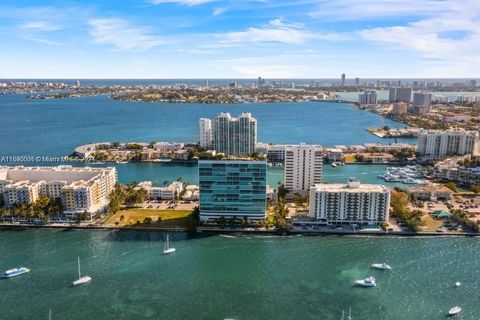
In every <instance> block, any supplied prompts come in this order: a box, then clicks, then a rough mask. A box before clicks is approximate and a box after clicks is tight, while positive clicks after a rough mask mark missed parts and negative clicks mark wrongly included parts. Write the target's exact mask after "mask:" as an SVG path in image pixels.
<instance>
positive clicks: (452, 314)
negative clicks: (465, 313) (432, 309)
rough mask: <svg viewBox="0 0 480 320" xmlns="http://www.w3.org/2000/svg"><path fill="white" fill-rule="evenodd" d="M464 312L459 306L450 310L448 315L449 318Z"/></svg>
mask: <svg viewBox="0 0 480 320" xmlns="http://www.w3.org/2000/svg"><path fill="white" fill-rule="evenodd" d="M461 311H462V308H460V307H459V306H456V307H453V308H452V309H450V310H448V315H449V316H455V315H457V314H459V313H460V312H461Z"/></svg>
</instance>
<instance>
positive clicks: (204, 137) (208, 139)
mask: <svg viewBox="0 0 480 320" xmlns="http://www.w3.org/2000/svg"><path fill="white" fill-rule="evenodd" d="M199 128H200V147H201V148H205V149H209V148H211V147H212V144H213V143H212V120H210V119H207V118H200V120H199Z"/></svg>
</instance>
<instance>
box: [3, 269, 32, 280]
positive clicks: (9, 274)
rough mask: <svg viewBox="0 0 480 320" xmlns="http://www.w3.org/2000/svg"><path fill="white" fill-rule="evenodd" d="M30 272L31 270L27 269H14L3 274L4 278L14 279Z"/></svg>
mask: <svg viewBox="0 0 480 320" xmlns="http://www.w3.org/2000/svg"><path fill="white" fill-rule="evenodd" d="M29 272H30V269H28V268H25V267H20V268H14V269H10V270H7V271H5V273H4V274H3V278H13V277H16V276H20V275H22V274H25V273H29Z"/></svg>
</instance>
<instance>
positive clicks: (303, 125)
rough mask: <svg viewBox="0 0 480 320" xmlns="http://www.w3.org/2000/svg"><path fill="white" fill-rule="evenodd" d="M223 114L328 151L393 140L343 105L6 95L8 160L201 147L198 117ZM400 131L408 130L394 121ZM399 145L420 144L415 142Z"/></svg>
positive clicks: (0, 131) (1, 147) (2, 129)
mask: <svg viewBox="0 0 480 320" xmlns="http://www.w3.org/2000/svg"><path fill="white" fill-rule="evenodd" d="M220 112H230V113H231V114H232V115H238V114H239V113H241V112H251V113H252V114H253V116H254V117H256V118H257V119H258V139H259V141H263V142H271V143H300V142H305V143H315V144H321V145H324V146H334V145H338V144H342V145H350V144H364V143H366V142H384V143H388V142H393V140H389V139H381V138H377V137H375V136H374V135H371V134H370V133H368V132H367V131H366V129H367V128H369V127H378V126H380V125H381V124H382V118H381V117H380V116H378V115H375V114H372V113H370V112H367V111H362V110H357V109H354V108H353V107H352V106H351V105H350V104H341V103H318V102H305V103H272V104H238V105H225V104H221V105H210V104H207V105H205V104H160V103H136V102H128V101H114V100H112V99H110V98H108V97H106V96H96V97H82V98H74V99H57V100H28V99H25V97H24V96H23V95H7V96H0V136H1V137H2V139H1V140H0V154H2V155H4V154H10V155H50V156H58V155H65V154H69V153H71V152H72V151H73V149H74V148H75V147H76V146H78V145H81V144H86V143H91V142H103V141H146V142H150V141H152V140H156V141H191V142H196V141H198V119H199V118H201V117H212V118H213V117H215V116H217V115H218V114H219V113H220ZM384 123H385V125H388V126H390V127H392V128H398V127H404V125H403V124H401V123H398V122H394V121H391V120H388V119H385V120H384ZM398 141H399V142H402V141H403V142H410V143H415V140H412V139H398Z"/></svg>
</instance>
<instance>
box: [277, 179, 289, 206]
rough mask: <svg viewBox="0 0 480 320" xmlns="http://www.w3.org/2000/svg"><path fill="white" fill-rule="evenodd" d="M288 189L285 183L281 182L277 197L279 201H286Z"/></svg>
mask: <svg viewBox="0 0 480 320" xmlns="http://www.w3.org/2000/svg"><path fill="white" fill-rule="evenodd" d="M287 193H288V190H287V188H285V186H284V185H283V184H280V182H279V186H278V188H277V197H278V201H279V202H285V197H286V196H287Z"/></svg>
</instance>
